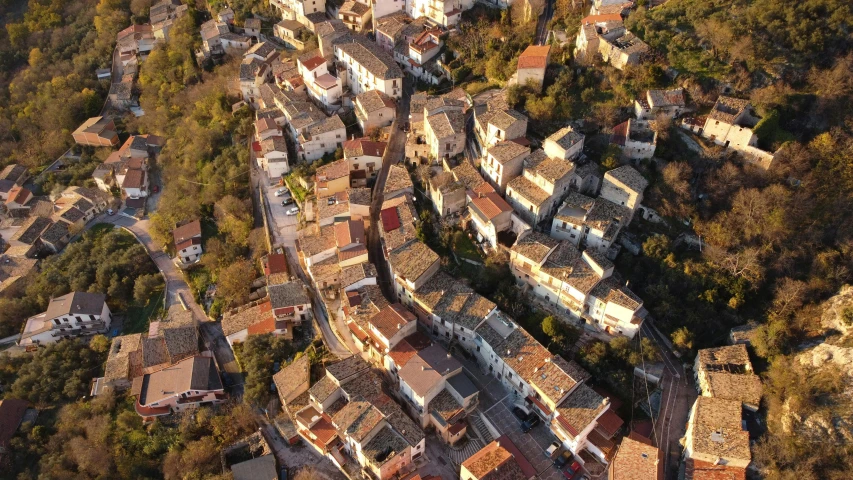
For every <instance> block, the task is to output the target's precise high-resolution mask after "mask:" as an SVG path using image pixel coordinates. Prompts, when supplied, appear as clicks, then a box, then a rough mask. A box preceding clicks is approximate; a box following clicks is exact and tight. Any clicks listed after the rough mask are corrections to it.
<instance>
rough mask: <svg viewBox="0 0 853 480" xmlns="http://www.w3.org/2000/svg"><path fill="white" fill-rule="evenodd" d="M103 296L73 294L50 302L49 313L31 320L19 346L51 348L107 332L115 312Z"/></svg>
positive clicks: (47, 311) (84, 293) (25, 326)
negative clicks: (64, 341) (57, 344)
mask: <svg viewBox="0 0 853 480" xmlns="http://www.w3.org/2000/svg"><path fill="white" fill-rule="evenodd" d="M106 298H107V296H106V295H104V294H103V293H86V292H71V293H69V294H66V295H63V296H61V297H56V298H53V299H51V300H50V303H48V305H47V310H46V311H45V312H44V313H40V314H38V315H35V316H33V317H30V318H28V319H27V322H26V324H25V325H24V330H23V332H22V333H21V339H20V340H19V341H18V344H19V345H24V346H26V345H47V344H50V343H56V342H57V341H59V340H61V339H64V338H75V337H81V336H89V335H95V334H98V333H104V332H106V331H108V330H109V329H110V324H111V323H112V313H111V312H110V307H108V306H107V302H106Z"/></svg>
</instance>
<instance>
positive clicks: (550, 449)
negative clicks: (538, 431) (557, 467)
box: [545, 440, 561, 458]
mask: <svg viewBox="0 0 853 480" xmlns="http://www.w3.org/2000/svg"><path fill="white" fill-rule="evenodd" d="M560 446H561V443H560V442H559V441H557V440H554V441H553V442H551V445H548V448H546V449H545V455H547V456H548V458H554V454H555V453H557V450H559V449H560Z"/></svg>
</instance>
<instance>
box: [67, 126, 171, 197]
mask: <svg viewBox="0 0 853 480" xmlns="http://www.w3.org/2000/svg"><path fill="white" fill-rule="evenodd" d="M78 143H79V142H78ZM163 143H164V142H163V138H161V137H158V136H156V135H151V134H145V135H131V136H130V137H128V139H127V140H126V141H125V142H124V144H123V145H122V146H121V148H119V149H118V150H117V151H115V152H112V153H111V154H110V155H109V156H108V157H107V159H106V160H105V161H104V163H102V164H100V165H98V166H97V167H95V170H94V172H92V178H93V179H94V180H95V184H96V185H97V186H98V189H100V190H101V191H103V192H105V193H107V194H110V193H112V192H113V191H115V190H118V191H119V192H120V196H121V199H122V201H123V202H124V205H125V206H127V207H130V208H136V209H143V208H144V207H145V200H146V198H147V197H148V193H149V190H150V187H151V177H150V174H149V172H148V170H149V164H150V161H151V159H152V157H154V156H155V155H156V154H157V153H158V152H159V151H160V149H161V148H162V147H163Z"/></svg>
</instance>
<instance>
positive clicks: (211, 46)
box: [196, 7, 266, 61]
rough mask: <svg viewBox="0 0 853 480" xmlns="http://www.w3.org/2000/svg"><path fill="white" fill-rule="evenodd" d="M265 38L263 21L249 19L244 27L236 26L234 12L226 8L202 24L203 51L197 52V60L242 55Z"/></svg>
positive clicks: (244, 23)
mask: <svg viewBox="0 0 853 480" xmlns="http://www.w3.org/2000/svg"><path fill="white" fill-rule="evenodd" d="M265 38H266V37H264V35H263V34H262V33H261V19H259V18H247V19H245V20H244V21H243V26H242V27H238V26H236V25H235V24H234V11H233V10H232V9H231V8H229V7H225V8H223V9H222V10H221V11H220V12H219V13H218V14H216V16H215V17H214V18H212V19H210V20H208V21H206V22H204V23H203V24H201V49H199V50H198V51H197V52H196V58H197V59H198V60H199V61H204V60H208V59H217V58H220V57H222V56H223V55H225V54H236V53H240V52H243V51H245V50H248V49H249V48H250V47H251V46H252V44H254V43H261V42H263V41H264V39H265Z"/></svg>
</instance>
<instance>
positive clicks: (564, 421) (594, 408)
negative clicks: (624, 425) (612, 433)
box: [557, 383, 609, 437]
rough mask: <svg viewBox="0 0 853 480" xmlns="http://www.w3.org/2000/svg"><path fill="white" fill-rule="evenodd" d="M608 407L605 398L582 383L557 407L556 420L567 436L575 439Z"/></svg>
mask: <svg viewBox="0 0 853 480" xmlns="http://www.w3.org/2000/svg"><path fill="white" fill-rule="evenodd" d="M608 406H609V402H608V400H607V399H606V398H602V397H601V396H600V395H599V394H597V393H595V391H593V390H592V389H591V388H590V387H588V386H587V385H586V384H585V383H582V384H580V385H578V386H577V388H575V390H574V391H573V392H572V393H570V394H569V396H568V397H566V399H565V400H563V403H561V404H560V405H558V406H557V412H558V413H559V417H558V420H559V421H560V424H561V425H562V426H563V427H565V428H566V430H567V431H568V433H569V434H571V435H572V436H573V437H576V436H578V435H579V434H580V432H582V431H583V430H584V429H585V428H586V427H587V426H588V425H589V424H590V423H592V422H594V421H595V419H596V418H597V417H598V416H599V414H601V413H602V412H604V410H606V409H607V408H608Z"/></svg>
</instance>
